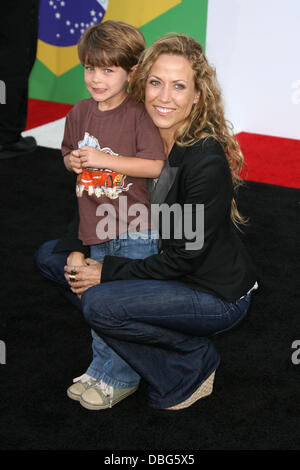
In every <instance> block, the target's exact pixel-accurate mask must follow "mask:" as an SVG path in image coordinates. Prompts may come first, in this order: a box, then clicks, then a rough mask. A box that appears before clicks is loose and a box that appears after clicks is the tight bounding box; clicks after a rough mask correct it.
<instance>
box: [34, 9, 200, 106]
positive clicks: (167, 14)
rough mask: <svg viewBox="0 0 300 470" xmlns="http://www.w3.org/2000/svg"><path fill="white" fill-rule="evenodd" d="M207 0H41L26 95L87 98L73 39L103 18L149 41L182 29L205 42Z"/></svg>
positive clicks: (49, 98) (61, 100) (68, 99)
mask: <svg viewBox="0 0 300 470" xmlns="http://www.w3.org/2000/svg"><path fill="white" fill-rule="evenodd" d="M207 4H208V0H84V1H82V0H41V1H40V17H39V36H38V48H37V59H36V61H35V64H34V67H33V70H32V72H31V76H30V81H29V97H30V98H35V99H40V100H46V101H55V102H59V103H68V104H75V103H76V102H77V101H79V100H81V99H83V98H87V97H89V94H88V92H87V90H86V89H85V85H84V82H83V67H82V65H81V64H80V63H79V59H78V55H77V43H78V41H79V39H80V36H81V35H82V33H83V32H84V30H85V29H86V28H88V27H89V26H91V25H94V24H96V23H100V22H101V21H105V20H108V19H109V20H117V21H125V22H126V23H129V24H132V25H134V26H136V27H138V28H140V29H141V31H142V32H143V34H144V36H145V39H146V44H147V46H148V45H150V44H151V43H152V42H153V41H155V40H156V39H157V38H159V37H160V36H162V35H164V34H166V33H174V32H177V33H185V34H188V35H190V36H193V37H194V38H195V39H196V40H198V41H199V42H200V43H201V44H202V46H203V47H205V37H206V20H207V7H208V5H207Z"/></svg>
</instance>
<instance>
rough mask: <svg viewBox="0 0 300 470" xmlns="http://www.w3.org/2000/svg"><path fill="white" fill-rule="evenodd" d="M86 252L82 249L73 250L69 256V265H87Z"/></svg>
mask: <svg viewBox="0 0 300 470" xmlns="http://www.w3.org/2000/svg"><path fill="white" fill-rule="evenodd" d="M85 264H86V263H85V259H84V254H83V253H81V252H80V251H72V253H70V254H69V256H68V258H67V265H68V266H72V267H77V266H83V265H85Z"/></svg>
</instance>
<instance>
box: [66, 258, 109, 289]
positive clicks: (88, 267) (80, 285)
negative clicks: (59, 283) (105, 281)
mask: <svg viewBox="0 0 300 470" xmlns="http://www.w3.org/2000/svg"><path fill="white" fill-rule="evenodd" d="M85 263H86V264H85V266H72V265H69V264H67V265H66V266H65V268H64V269H65V278H66V280H67V282H68V283H69V285H70V287H71V291H72V292H74V294H76V295H77V296H78V297H79V298H81V296H82V294H83V293H84V292H85V291H86V290H87V289H89V288H90V287H93V286H96V285H98V284H100V283H101V272H102V264H101V263H99V262H98V261H95V260H94V259H91V258H86V259H85ZM74 271H76V273H75V272H74Z"/></svg>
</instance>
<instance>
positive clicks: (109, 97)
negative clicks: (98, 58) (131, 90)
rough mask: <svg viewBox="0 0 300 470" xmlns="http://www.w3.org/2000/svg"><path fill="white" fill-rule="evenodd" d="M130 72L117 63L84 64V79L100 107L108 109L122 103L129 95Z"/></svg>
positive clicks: (104, 109)
mask: <svg viewBox="0 0 300 470" xmlns="http://www.w3.org/2000/svg"><path fill="white" fill-rule="evenodd" d="M128 78H129V73H128V72H126V70H124V69H123V68H122V67H117V66H115V65H111V66H109V67H108V66H103V67H97V66H92V65H88V64H86V65H85V66H84V81H85V84H86V87H87V89H88V91H89V92H90V94H91V95H92V98H93V99H94V100H95V101H97V103H98V109H100V110H101V111H108V110H110V109H114V108H116V107H117V106H119V104H121V103H122V101H123V100H124V98H125V97H126V96H127V91H126V90H127V85H128Z"/></svg>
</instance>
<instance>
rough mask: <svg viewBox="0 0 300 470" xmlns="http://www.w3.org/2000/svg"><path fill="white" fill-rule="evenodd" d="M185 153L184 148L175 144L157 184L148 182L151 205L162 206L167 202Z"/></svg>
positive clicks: (152, 181) (151, 180)
mask: <svg viewBox="0 0 300 470" xmlns="http://www.w3.org/2000/svg"><path fill="white" fill-rule="evenodd" d="M184 152H185V148H184V147H178V146H177V145H176V144H175V145H174V147H173V149H172V151H171V153H170V156H169V158H168V160H167V161H166V164H165V166H164V168H163V170H162V172H161V174H160V176H159V178H158V181H157V183H155V180H153V179H149V180H148V189H149V192H150V202H151V204H161V203H163V202H164V201H165V200H166V197H167V195H168V192H169V191H170V189H171V187H172V185H173V183H174V181H175V178H176V175H177V172H178V169H179V166H180V164H181V162H182V158H183V154H184Z"/></svg>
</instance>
